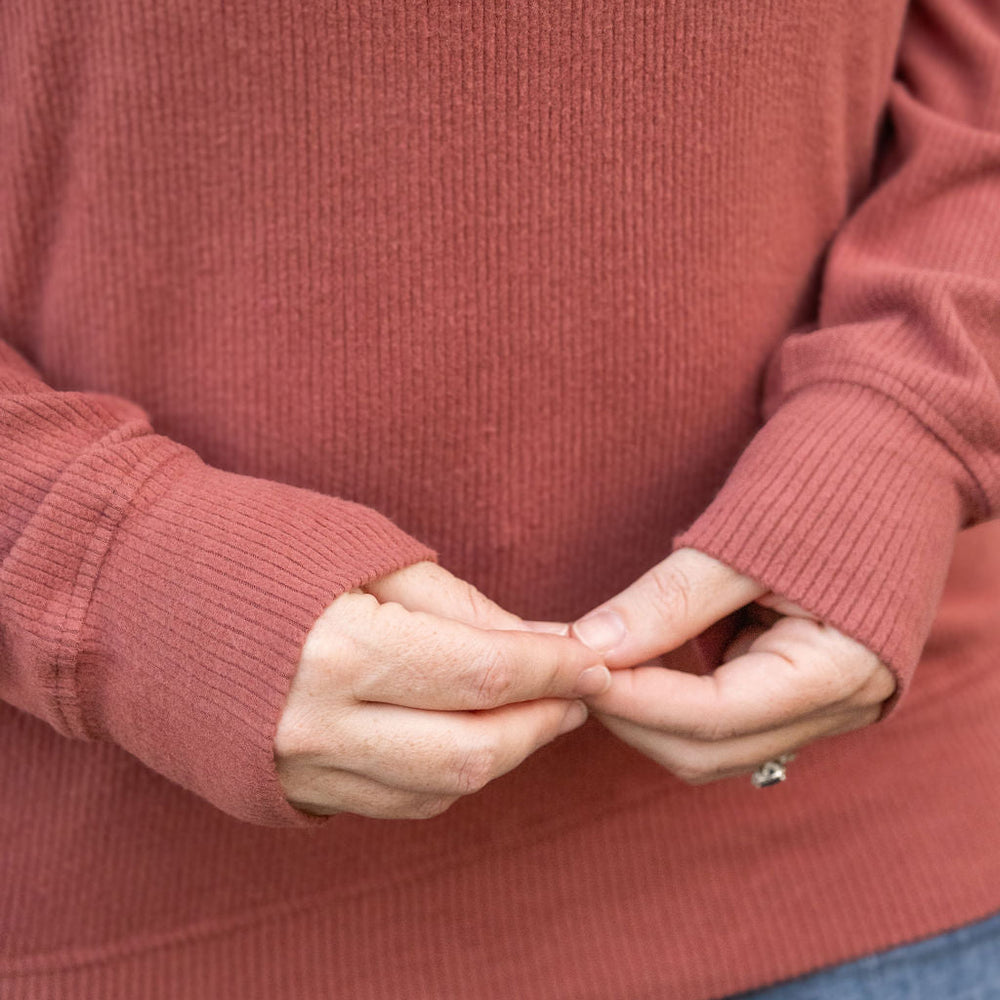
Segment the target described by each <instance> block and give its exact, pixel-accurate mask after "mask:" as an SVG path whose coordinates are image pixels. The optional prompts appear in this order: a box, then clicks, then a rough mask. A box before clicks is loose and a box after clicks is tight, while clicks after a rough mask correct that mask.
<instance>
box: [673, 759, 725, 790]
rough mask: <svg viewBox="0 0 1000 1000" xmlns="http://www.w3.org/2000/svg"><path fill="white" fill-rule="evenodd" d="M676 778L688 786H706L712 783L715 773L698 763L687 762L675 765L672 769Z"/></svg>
mask: <svg viewBox="0 0 1000 1000" xmlns="http://www.w3.org/2000/svg"><path fill="white" fill-rule="evenodd" d="M671 770H672V771H673V774H674V776H675V777H676V778H679V779H680V780H681V781H683V782H684V784H686V785H704V784H705V783H706V782H708V781H711V780H712V778H713V776H714V774H715V772H714V771H712V770H711V769H709V768H707V767H705V766H704V765H703V764H701V763H699V762H696V761H686V762H684V763H679V764H675V765H674V767H673V768H671Z"/></svg>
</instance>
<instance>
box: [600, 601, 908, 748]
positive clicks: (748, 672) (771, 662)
mask: <svg viewBox="0 0 1000 1000" xmlns="http://www.w3.org/2000/svg"><path fill="white" fill-rule="evenodd" d="M879 666H880V664H879V661H878V659H877V657H876V656H875V655H874V654H873V653H871V652H869V651H868V650H866V649H865V648H864V647H863V646H861V645H860V644H858V643H856V642H854V641H853V640H851V639H848V637H847V636H844V635H843V634H842V633H840V632H838V631H837V630H836V629H833V628H831V627H830V626H826V625H823V624H821V623H819V622H813V621H807V620H805V619H782V620H781V621H780V622H778V623H777V624H776V625H775V626H774V627H773V628H771V629H770V630H768V632H765V633H764V634H763V635H761V636H760V637H758V639H757V640H755V642H754V643H753V644H752V645H751V647H750V649H749V650H748V651H747V652H745V653H744V654H743V655H741V656H737V657H736V658H735V659H732V660H730V661H729V662H728V663H724V664H723V665H722V666H720V667H718V668H717V669H716V670H715V671H714V672H713V673H711V674H707V675H700V676H699V675H692V674H687V673H682V672H680V671H675V670H666V669H663V668H662V667H636V668H634V669H632V670H623V671H615V673H614V675H613V678H612V684H611V687H610V688H609V689H608V691H607V692H605V693H604V694H603V695H601V696H599V697H597V698H593V699H591V700H590V702H589V703H590V705H591V706H592V707H593V708H594V709H595V710H596V711H599V712H603V713H605V714H608V715H613V716H617V717H619V718H622V719H628V720H630V721H632V722H636V723H638V724H639V725H643V726H648V727H650V728H654V729H659V730H662V731H665V732H670V733H675V734H677V735H681V736H687V737H690V738H693V739H703V740H721V739H729V738H732V737H736V736H744V735H750V734H754V733H762V732H766V731H768V730H770V729H775V728H777V727H780V726H786V725H789V724H792V723H794V722H796V721H798V720H801V719H805V718H809V717H811V716H814V715H817V714H823V713H824V712H826V711H830V710H834V709H836V708H839V707H842V706H843V705H844V704H845V703H848V702H858V703H859V704H876V703H878V701H880V700H884V698H885V697H888V695H889V694H891V691H886V690H883V688H882V687H880V686H878V685H870V684H869V682H870V681H871V678H872V676H873V673H874V672H875V671H876V670H877V668H878V667H879Z"/></svg>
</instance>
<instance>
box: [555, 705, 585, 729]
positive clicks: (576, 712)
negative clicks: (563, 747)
mask: <svg viewBox="0 0 1000 1000" xmlns="http://www.w3.org/2000/svg"><path fill="white" fill-rule="evenodd" d="M586 719H587V706H586V705H584V703H583V702H582V701H574V702H573V704H571V705H570V706H569V708H568V709H566V714H565V715H564V716H563V720H562V722H561V723H560V724H559V735H560V736H562V735H563V733H568V732H570V731H571V730H573V729H576V728H577V726H582V725H583V723H584V722H585V721H586Z"/></svg>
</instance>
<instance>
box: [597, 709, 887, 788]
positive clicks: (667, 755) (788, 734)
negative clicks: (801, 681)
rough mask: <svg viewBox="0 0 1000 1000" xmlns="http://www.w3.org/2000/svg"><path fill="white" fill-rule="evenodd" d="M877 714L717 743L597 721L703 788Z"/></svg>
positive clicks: (855, 712)
mask: <svg viewBox="0 0 1000 1000" xmlns="http://www.w3.org/2000/svg"><path fill="white" fill-rule="evenodd" d="M878 716H879V710H878V709H877V708H867V709H852V710H848V711H840V712H836V713H834V714H831V715H827V716H824V717H822V718H813V719H807V720H801V721H799V722H796V723H794V724H792V725H789V726H782V727H780V728H778V729H772V730H768V731H767V732H764V733H759V734H755V735H753V736H744V737H738V738H735V739H731V740H723V741H721V742H708V741H700V740H689V739H684V738H683V737H679V736H673V735H671V734H669V733H662V732H658V731H657V730H654V729H649V728H647V727H645V726H639V725H636V724H635V723H634V722H629V721H626V720H623V719H616V718H611V717H607V716H600V717H599V718H600V719H601V721H602V722H603V723H604V724H605V725H606V726H607V727H608V729H609V730H611V732H613V733H614V734H615V735H616V736H618V737H619V739H621V740H623V741H624V742H625V743H628V744H629V745H630V746H633V747H635V749H637V750H639V751H640V752H641V753H643V754H645V755H646V756H647V757H650V758H651V759H652V760H655V761H656V762H657V763H658V764H660V765H662V766H663V767H665V768H666V769H667V770H668V771H670V772H671V773H672V774H674V775H676V776H677V777H678V778H680V779H681V780H682V781H685V782H687V783H688V784H692V785H701V784H705V783H706V782H709V781H717V780H719V779H720V778H729V777H733V776H735V775H740V774H748V773H750V772H752V771H755V770H756V769H757V768H758V767H759V766H760V765H761V764H762V763H764V761H767V760H773V759H775V758H777V757H780V756H781V755H782V754H788V753H794V752H795V751H797V750H800V749H801V748H802V747H804V746H806V745H808V744H809V743H813V742H815V741H816V740H819V739H826V738H828V737H831V736H837V735H839V734H842V733H847V732H852V731H853V730H855V729H860V728H862V727H864V726H868V725H871V724H872V723H873V722H875V721H876V720H877V719H878Z"/></svg>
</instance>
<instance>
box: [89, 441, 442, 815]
mask: <svg viewBox="0 0 1000 1000" xmlns="http://www.w3.org/2000/svg"><path fill="white" fill-rule="evenodd" d="M433 557H434V553H433V552H431V550H429V549H427V548H426V547H425V546H423V545H421V544H420V543H418V542H416V541H415V540H414V539H412V538H410V537H409V536H408V535H406V534H405V533H404V532H403V531H401V530H400V529H399V528H397V527H396V526H395V525H394V524H392V523H391V522H390V521H389V520H387V519H386V518H384V517H382V516H381V515H379V514H378V513H376V512H375V511H373V510H371V509H369V508H366V507H363V506H359V505H357V504H353V503H349V502H346V501H342V500H337V499H334V498H332V497H328V496H324V495H320V494H317V493H313V492H310V491H307V490H302V489H296V488H293V487H289V486H284V485H281V484H278V483H273V482H268V481H263V480H258V479H252V478H249V477H245V476H238V475H234V474H231V473H226V472H221V471H219V470H217V469H213V468H210V467H207V466H205V465H204V464H202V463H201V462H200V461H199V460H198V459H197V458H196V457H194V456H193V455H191V454H190V453H187V452H185V453H182V454H180V455H178V456H175V457H174V458H173V460H171V461H168V462H165V463H163V464H162V465H161V466H160V468H159V469H158V470H157V472H156V473H154V474H153V475H152V476H151V477H150V478H149V479H148V480H147V482H146V483H145V484H144V486H143V489H142V491H141V492H140V493H139V494H138V495H137V496H136V497H135V499H134V500H133V503H132V506H131V509H130V510H129V512H128V513H127V515H126V516H125V517H124V518H123V519H122V520H121V521H120V523H119V525H118V527H117V529H116V531H115V533H114V536H113V538H112V540H111V544H110V545H109V547H108V549H107V552H106V555H105V557H104V559H103V562H102V565H101V567H100V571H99V574H98V575H97V578H96V582H95V586H94V591H93V595H92V599H91V601H90V604H89V609H88V613H87V618H86V622H85V625H84V628H83V632H82V640H81V652H80V657H79V661H78V664H77V669H76V679H77V685H76V686H77V692H78V697H79V700H80V705H79V708H80V717H81V719H82V720H83V724H84V725H85V726H86V728H87V729H88V733H87V735H90V736H93V737H97V738H103V739H109V740H112V741H114V742H115V743H117V744H119V745H121V746H123V747H124V748H125V749H126V750H128V751H130V752H131V753H132V754H134V755H135V756H136V757H138V758H140V759H141V760H142V761H144V762H145V763H146V764H148V765H149V766H150V767H151V768H153V769H154V770H155V771H158V772H159V773H160V774H162V775H165V776H166V777H168V778H170V779H172V780H173V781H175V782H177V783H179V784H181V785H183V786H184V787H185V788H187V789H189V790H191V791H193V792H195V793H197V794H198V795H200V796H202V797H204V798H206V799H208V800H209V801H210V802H212V803H214V804H215V805H217V806H218V807H219V808H221V809H223V810H225V811H226V812H228V813H230V814H232V815H234V816H236V817H239V818H241V819H245V820H248V821H251V822H255V823H262V824H268V825H287V824H296V825H307V824H309V823H310V822H312V820H311V819H310V818H308V817H306V816H305V815H304V814H303V813H300V812H298V811H297V810H295V809H293V808H292V807H291V806H289V805H288V804H287V802H286V801H285V799H284V797H283V795H282V793H281V788H280V785H279V783H278V780H277V776H276V773H275V767H274V760H273V749H272V748H273V738H274V733H275V730H276V728H277V722H278V719H279V717H280V714H281V711H282V708H283V706H284V702H285V699H286V696H287V692H288V688H289V685H290V683H291V679H292V676H293V675H294V672H295V668H296V665H297V662H298V659H299V654H300V650H301V647H302V644H303V641H304V639H305V636H306V634H307V632H308V631H309V629H310V628H311V627H312V625H313V624H314V622H315V621H316V619H317V617H318V616H319V614H320V613H321V611H322V610H323V609H324V608H325V607H326V606H327V605H328V604H329V603H330V602H331V601H332V600H333V599H334V598H335V597H336V596H337V595H338V594H340V593H343V592H344V591H346V590H348V589H350V588H351V587H355V586H358V585H360V584H362V583H364V582H366V581H368V580H372V579H375V578H377V577H379V576H382V575H384V574H386V573H389V572H391V571H393V570H395V569H398V568H400V567H402V566H405V565H408V564H410V563H413V562H416V561H419V560H421V559H428V558H433Z"/></svg>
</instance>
